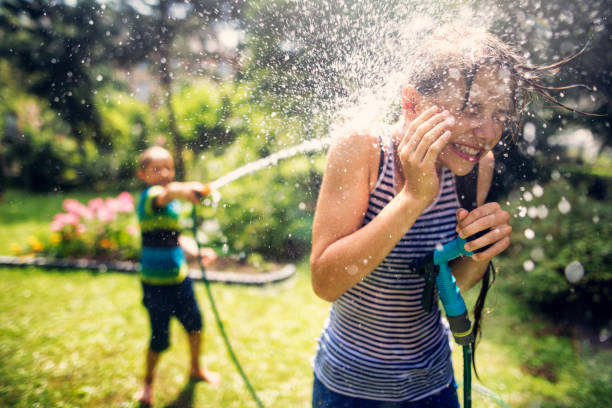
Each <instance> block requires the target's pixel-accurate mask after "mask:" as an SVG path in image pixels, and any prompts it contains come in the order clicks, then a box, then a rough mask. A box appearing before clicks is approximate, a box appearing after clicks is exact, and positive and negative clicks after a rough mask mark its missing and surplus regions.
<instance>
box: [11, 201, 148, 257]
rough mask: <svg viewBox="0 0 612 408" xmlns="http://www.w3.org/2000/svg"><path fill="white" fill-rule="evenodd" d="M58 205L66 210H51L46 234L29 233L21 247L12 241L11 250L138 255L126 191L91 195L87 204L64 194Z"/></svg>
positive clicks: (68, 254)
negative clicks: (55, 212) (112, 195)
mask: <svg viewBox="0 0 612 408" xmlns="http://www.w3.org/2000/svg"><path fill="white" fill-rule="evenodd" d="M62 206H63V208H64V210H65V211H66V212H64V213H57V214H55V216H54V217H53V221H52V222H51V225H50V234H49V235H47V236H44V237H30V238H29V239H28V243H27V245H26V246H25V248H21V247H20V246H19V245H13V251H14V252H15V253H16V254H17V255H45V256H49V257H54V258H89V259H98V260H106V259H108V260H137V259H138V257H139V253H140V230H139V228H138V222H137V220H136V217H135V215H134V199H133V198H132V195H131V194H130V193H127V192H123V193H121V194H119V195H118V196H117V197H116V198H113V197H109V198H106V199H103V198H101V197H98V198H94V199H92V200H90V201H89V203H88V204H87V205H85V204H83V203H81V202H79V201H77V200H75V199H71V198H67V199H65V200H64V202H63V204H62Z"/></svg>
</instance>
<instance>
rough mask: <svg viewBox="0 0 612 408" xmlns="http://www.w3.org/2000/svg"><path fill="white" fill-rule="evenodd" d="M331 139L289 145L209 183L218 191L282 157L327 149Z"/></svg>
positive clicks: (276, 161) (271, 164)
mask: <svg viewBox="0 0 612 408" xmlns="http://www.w3.org/2000/svg"><path fill="white" fill-rule="evenodd" d="M330 141H331V139H330V138H323V139H317V140H308V141H306V142H304V143H301V144H299V145H297V146H292V147H288V148H286V149H283V150H281V151H278V152H276V153H273V154H271V155H269V156H266V157H264V158H262V159H259V160H256V161H253V162H250V163H247V164H245V165H244V166H242V167H239V168H237V169H235V170H232V171H230V172H229V173H227V174H225V175H224V176H222V177H220V178H218V179H217V180H215V181H213V182H211V183H210V184H209V187H210V189H211V190H213V191H216V190H218V189H220V188H221V187H223V186H225V185H227V184H229V183H231V182H232V181H235V180H237V179H239V178H241V177H244V176H246V175H248V174H251V173H254V172H256V171H259V170H262V169H265V168H267V167H270V166H273V165H276V163H278V161H279V160H282V159H287V158H289V157H292V156H295V155H297V154H303V153H309V152H314V151H319V150H323V149H325V148H326V147H327V146H328V145H329V143H330Z"/></svg>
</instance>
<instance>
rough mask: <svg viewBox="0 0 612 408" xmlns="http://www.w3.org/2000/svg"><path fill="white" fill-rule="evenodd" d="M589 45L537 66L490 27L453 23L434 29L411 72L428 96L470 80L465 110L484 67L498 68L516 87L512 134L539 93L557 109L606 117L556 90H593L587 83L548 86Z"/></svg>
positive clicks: (411, 80) (509, 125) (414, 82)
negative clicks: (549, 77) (446, 85)
mask: <svg viewBox="0 0 612 408" xmlns="http://www.w3.org/2000/svg"><path fill="white" fill-rule="evenodd" d="M588 44H589V42H587V43H586V44H585V45H584V47H582V49H580V50H579V51H578V52H577V53H575V54H573V55H570V56H569V57H566V58H564V59H562V60H560V61H557V62H554V63H551V64H545V65H532V64H530V63H528V61H527V60H526V58H524V57H523V56H522V55H521V54H520V53H519V52H518V51H517V50H516V49H515V48H514V47H512V46H510V45H509V44H506V43H505V42H503V41H502V40H501V39H500V38H499V37H497V36H496V35H495V34H492V33H490V32H488V31H487V30H485V29H484V28H473V27H466V26H464V25H448V26H444V27H440V28H438V29H436V30H434V31H433V32H432V33H431V34H430V35H429V37H427V38H426V39H425V40H424V41H423V43H422V45H421V46H420V48H419V49H418V50H417V53H416V55H415V64H414V65H413V67H412V69H411V70H410V71H409V72H408V74H407V82H408V83H410V84H412V85H413V86H414V87H415V88H416V90H417V91H419V92H420V93H421V94H424V95H432V94H435V93H437V92H438V91H440V90H441V88H442V87H443V86H444V83H445V80H446V79H447V78H449V77H453V78H456V77H457V76H458V75H460V76H462V77H463V78H464V79H465V82H466V90H465V95H464V104H463V107H462V110H463V109H465V107H466V106H467V103H468V101H469V97H470V91H471V86H472V82H473V80H474V77H475V76H476V74H477V73H478V71H479V69H480V68H482V67H494V68H497V69H498V70H500V71H501V70H503V71H504V72H505V73H507V75H506V77H507V79H506V78H504V80H507V81H509V83H510V85H511V88H512V94H513V95H512V109H511V115H510V119H509V122H508V123H507V129H508V130H509V131H510V134H511V135H512V136H514V135H516V134H517V133H518V129H519V126H520V123H521V120H522V116H523V114H524V112H525V111H526V109H527V106H528V105H529V103H530V102H531V101H532V99H533V96H536V95H539V96H541V97H543V98H544V99H546V100H547V101H549V102H550V103H552V104H553V105H555V106H558V107H561V108H563V109H566V110H568V111H571V112H575V113H579V114H582V115H587V116H601V115H598V114H594V113H588V112H584V111H581V110H578V109H574V108H572V107H570V106H567V105H566V104H564V103H562V102H560V101H559V100H558V99H557V97H555V96H554V95H553V94H552V93H551V92H555V91H563V90H566V89H572V88H586V89H588V90H591V91H592V89H591V88H590V87H589V86H587V85H585V84H571V85H565V86H558V87H553V86H548V85H546V84H545V83H544V79H543V77H544V75H555V74H556V73H557V72H559V70H560V69H561V68H562V67H563V66H564V65H565V64H567V63H568V62H570V61H572V60H573V59H575V58H576V57H578V56H580V55H581V54H582V53H583V52H584V51H585V50H586V48H587V47H588Z"/></svg>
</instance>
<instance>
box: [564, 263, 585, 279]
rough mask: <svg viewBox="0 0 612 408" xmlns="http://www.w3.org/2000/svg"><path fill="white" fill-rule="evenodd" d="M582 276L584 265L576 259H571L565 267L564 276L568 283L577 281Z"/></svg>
mask: <svg viewBox="0 0 612 408" xmlns="http://www.w3.org/2000/svg"><path fill="white" fill-rule="evenodd" d="M583 276H584V267H583V266H582V264H581V263H580V262H578V261H572V262H570V263H569V264H568V265H567V266H566V267H565V277H566V278H567V280H568V281H569V282H570V283H577V282H579V281H580V280H581V279H582V277H583Z"/></svg>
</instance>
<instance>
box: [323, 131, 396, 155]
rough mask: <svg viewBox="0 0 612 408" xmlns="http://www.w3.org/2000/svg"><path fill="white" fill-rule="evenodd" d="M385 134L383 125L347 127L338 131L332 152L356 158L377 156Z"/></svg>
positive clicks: (331, 147)
mask: <svg viewBox="0 0 612 408" xmlns="http://www.w3.org/2000/svg"><path fill="white" fill-rule="evenodd" d="M384 134H385V131H384V128H383V127H382V126H372V127H369V128H345V129H343V130H342V131H340V132H338V133H336V135H335V136H334V138H333V141H332V143H331V145H330V154H335V155H339V156H341V157H344V156H349V157H352V158H353V159H355V157H359V158H361V159H365V158H372V157H374V158H377V157H378V154H379V152H380V149H381V142H382V143H383V148H384V143H385V142H384V140H385V137H383V136H384Z"/></svg>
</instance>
